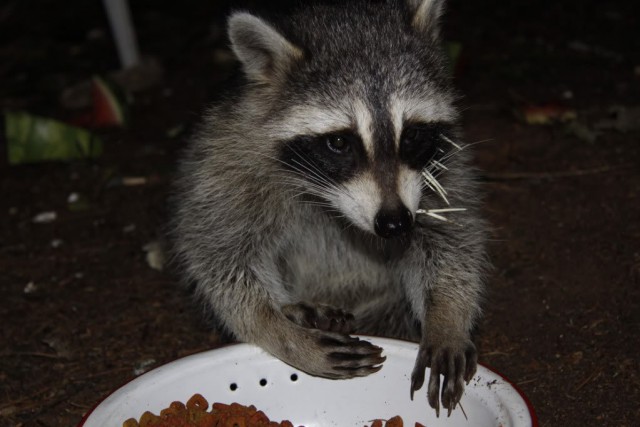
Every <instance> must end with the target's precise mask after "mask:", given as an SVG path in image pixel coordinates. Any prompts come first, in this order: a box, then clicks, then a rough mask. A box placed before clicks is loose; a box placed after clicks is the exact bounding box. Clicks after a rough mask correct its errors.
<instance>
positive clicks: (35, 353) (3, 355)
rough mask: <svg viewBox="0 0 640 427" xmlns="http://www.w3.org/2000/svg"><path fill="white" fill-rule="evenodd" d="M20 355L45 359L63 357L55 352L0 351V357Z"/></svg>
mask: <svg viewBox="0 0 640 427" xmlns="http://www.w3.org/2000/svg"><path fill="white" fill-rule="evenodd" d="M22 356H28V357H42V358H45V359H54V360H59V359H63V357H60V356H58V355H57V354H52V353H41V352H37V351H20V352H12V353H2V354H0V357H22Z"/></svg>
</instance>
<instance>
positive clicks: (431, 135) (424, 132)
mask: <svg viewBox="0 0 640 427" xmlns="http://www.w3.org/2000/svg"><path fill="white" fill-rule="evenodd" d="M439 132H440V130H439V128H438V126H436V125H433V126H431V125H412V126H409V127H407V128H405V130H404V132H402V137H401V139H400V143H401V144H402V145H403V146H404V147H406V148H407V149H411V148H412V147H413V148H415V146H416V145H426V144H429V145H433V144H435V143H436V141H437V139H438V133H439ZM423 148H424V147H423Z"/></svg>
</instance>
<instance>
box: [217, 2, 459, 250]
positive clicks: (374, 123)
mask: <svg viewBox="0 0 640 427" xmlns="http://www.w3.org/2000/svg"><path fill="white" fill-rule="evenodd" d="M406 3H407V4H406V5H405V6H406V7H405V8H400V9H398V7H397V5H396V6H390V5H389V4H386V7H387V9H388V10H377V11H376V10H374V9H371V10H368V11H365V12H364V15H363V16H365V17H366V18H365V22H361V19H362V16H355V17H354V16H353V14H354V13H356V12H355V9H349V8H348V7H345V8H343V9H338V10H335V9H329V10H326V9H311V10H309V11H307V13H308V14H311V17H310V18H308V17H307V18H308V19H309V20H307V21H305V20H304V19H303V20H302V21H303V23H302V24H301V25H299V27H298V28H297V32H298V37H299V42H298V43H302V45H303V46H304V48H299V47H297V46H296V45H294V44H293V43H292V42H290V41H289V40H288V39H287V38H285V37H284V36H283V35H281V34H280V33H279V32H278V31H276V30H275V29H273V28H272V27H271V26H269V25H268V24H266V23H265V22H264V21H262V20H260V19H259V18H256V17H254V16H252V15H248V14H237V15H234V16H233V17H232V18H231V22H230V37H231V40H232V44H233V47H234V50H235V51H236V54H237V55H238V57H239V58H240V59H241V60H242V62H243V64H244V67H245V72H246V73H247V76H248V77H249V78H250V79H253V80H254V81H256V82H258V83H261V84H263V85H267V86H269V85H270V86H272V87H274V88H277V92H276V93H277V98H278V102H277V103H276V104H275V106H274V117H275V118H274V119H273V120H272V122H270V123H269V125H268V126H267V127H268V132H269V136H270V138H272V139H275V140H277V141H278V149H277V152H278V153H277V156H278V157H279V160H280V162H281V163H282V164H283V165H285V168H286V169H287V170H288V171H289V173H291V174H292V177H293V178H295V180H296V182H299V183H302V186H303V187H304V189H305V192H306V193H307V194H310V195H312V196H314V197H315V198H319V199H320V200H321V202H320V204H321V205H323V206H325V207H328V208H329V209H330V210H333V211H337V212H338V213H339V214H340V216H343V217H345V218H346V219H348V220H349V221H350V222H351V223H353V224H355V225H356V226H358V227H359V228H360V229H362V230H365V231H367V232H370V233H374V234H376V235H378V236H380V237H383V238H390V237H396V236H402V235H406V234H407V233H409V232H410V230H411V229H412V226H413V224H414V222H415V216H416V212H417V210H418V208H419V203H420V201H421V199H422V196H423V194H424V192H425V191H433V192H436V193H438V194H440V196H441V197H442V198H443V199H444V200H445V201H446V196H445V192H444V189H442V187H441V186H440V184H439V182H438V180H437V179H436V178H435V176H434V175H436V172H437V171H442V168H445V166H444V165H443V163H445V158H446V157H447V156H448V153H449V152H450V150H451V149H452V140H453V139H454V136H453V132H454V123H455V119H456V113H455V110H454V108H453V107H452V97H451V95H450V93H449V91H448V88H447V85H446V83H445V80H446V79H443V78H442V70H441V67H442V66H441V63H440V62H439V59H438V58H437V57H436V56H434V54H433V51H434V48H433V42H434V40H433V39H429V40H426V41H425V40H421V37H422V38H423V39H424V38H425V37H432V38H434V39H435V38H436V35H435V34H434V32H436V29H434V28H432V27H433V21H434V20H435V19H436V18H435V17H434V16H435V15H436V14H439V11H440V7H441V6H440V2H439V1H437V0H422V1H418V0H415V1H414V0H406ZM358 4H359V5H360V6H361V7H362V6H363V5H365V3H358ZM367 4H368V3H367ZM407 11H412V12H413V15H409V16H410V17H411V16H413V18H412V19H410V20H407ZM314 12H315V13H316V15H313V13H314ZM360 13H363V12H362V11H361V12H360ZM336 14H337V16H336ZM419 14H430V15H429V16H428V17H425V16H418V15H419ZM299 19H300V18H299ZM429 21H430V22H431V24H432V25H431V26H429V27H428V29H425V28H421V27H420V25H427V24H425V22H429ZM336 22H337V23H336ZM341 23H343V24H344V25H343V24H341ZM363 25H364V26H363ZM368 26H374V27H375V28H378V29H379V30H380V31H379V32H378V33H375V32H371V31H370V30H368V29H367V28H368ZM305 30H307V31H305ZM360 45H363V46H362V49H361V51H360V52H359V51H358V46H360ZM303 49H304V50H303ZM425 49H431V51H430V52H425V51H424V50H425ZM265 52H267V53H265ZM345 55H350V56H345ZM347 58H349V59H347ZM272 93H273V92H272ZM453 144H455V143H453Z"/></svg>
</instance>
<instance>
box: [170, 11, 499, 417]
mask: <svg viewBox="0 0 640 427" xmlns="http://www.w3.org/2000/svg"><path fill="white" fill-rule="evenodd" d="M443 3H444V1H443V0H383V1H363V0H353V1H349V2H333V3H326V2H325V3H318V4H314V5H307V6H305V7H303V8H301V9H297V10H294V11H293V12H291V14H289V15H287V16H286V17H283V18H273V17H272V18H269V19H267V18H264V17H261V16H259V15H256V14H252V13H250V12H246V11H238V12H234V13H232V14H231V16H230V17H229V20H228V36H229V40H230V43H231V48H232V50H233V52H234V53H235V55H236V56H237V58H238V60H239V63H240V65H241V68H242V74H243V76H244V82H243V84H242V85H241V86H240V87H239V89H238V90H237V91H236V92H234V93H232V94H229V95H227V97H226V98H225V99H224V100H222V101H220V102H219V103H217V104H216V105H214V106H213V107H212V108H211V109H210V110H208V112H207V113H206V114H205V117H204V120H203V123H202V125H201V128H200V129H199V131H198V132H196V134H195V135H194V137H193V139H192V141H191V144H190V145H189V148H188V149H187V150H186V152H185V154H184V156H183V158H182V159H181V161H180V163H179V165H180V167H179V173H178V178H177V181H176V187H175V199H176V209H175V215H174V218H173V219H174V221H173V225H172V234H173V240H174V241H175V255H176V259H177V260H178V262H179V264H180V265H181V266H182V270H181V271H182V273H183V276H184V278H185V280H186V281H189V282H192V283H195V287H194V288H195V294H196V296H197V298H198V299H199V300H200V301H201V302H202V304H203V305H204V306H205V307H206V310H207V311H208V312H209V313H211V314H212V316H213V317H214V318H215V319H216V320H217V321H218V322H219V324H220V325H221V327H222V328H223V329H224V330H225V331H227V332H228V333H230V334H231V335H232V336H233V337H235V338H236V339H238V340H241V341H245V342H250V343H254V344H256V345H258V346H260V347H261V348H263V349H264V350H266V351H267V352H269V353H271V354H272V355H274V356H276V357H278V358H279V359H281V360H282V361H284V362H286V363H288V364H290V365H292V366H293V367H295V368H297V369H300V370H302V371H304V372H307V373H309V374H311V375H317V376H321V377H327V378H335V379H341V378H352V377H358V376H365V375H369V374H372V373H374V372H376V371H378V370H379V369H380V368H381V367H382V364H383V362H384V360H385V357H384V355H383V354H382V352H383V349H381V348H379V347H377V346H375V345H372V344H371V343H369V342H367V341H366V340H365V339H359V338H357V337H352V336H351V335H350V334H352V333H357V334H370V335H378V336H387V337H395V338H400V339H408V340H414V341H416V342H419V352H418V355H417V359H416V362H415V367H414V369H413V372H412V376H411V378H412V379H411V387H410V394H411V398H412V399H413V394H414V392H415V391H416V390H419V389H420V388H421V387H422V385H423V383H424V380H425V371H426V368H427V367H430V368H431V370H430V375H429V380H428V387H427V396H428V397H427V399H428V402H429V404H430V405H431V406H432V407H433V408H435V409H436V411H439V408H440V401H441V402H442V405H443V407H444V408H446V409H448V410H449V412H450V411H451V410H452V409H454V408H455V406H456V404H457V403H458V401H459V400H460V398H461V395H462V393H463V390H464V382H465V381H466V382H468V381H469V380H470V379H471V378H472V376H473V374H474V372H475V370H476V363H477V352H476V348H475V346H474V344H473V342H472V340H471V332H472V329H473V328H474V324H475V323H476V321H477V319H478V317H479V315H480V312H481V308H480V305H481V304H480V303H481V299H482V292H483V282H484V280H483V277H484V271H485V269H486V266H487V259H486V256H485V235H486V225H485V222H484V221H483V220H482V218H481V217H480V215H479V212H478V211H479V206H480V201H481V197H480V195H479V192H478V188H477V185H476V183H475V180H474V170H473V168H472V167H471V166H470V158H469V149H468V147H464V146H463V145H462V143H461V142H460V129H459V124H458V122H459V113H458V111H457V109H456V106H455V104H456V100H457V96H456V94H455V92H454V91H453V90H452V87H451V78H450V73H449V70H448V67H447V63H446V61H445V59H444V57H443V51H442V47H441V36H440V25H439V21H440V17H441V14H442V12H443ZM440 375H443V376H444V380H443V382H442V386H441V384H440Z"/></svg>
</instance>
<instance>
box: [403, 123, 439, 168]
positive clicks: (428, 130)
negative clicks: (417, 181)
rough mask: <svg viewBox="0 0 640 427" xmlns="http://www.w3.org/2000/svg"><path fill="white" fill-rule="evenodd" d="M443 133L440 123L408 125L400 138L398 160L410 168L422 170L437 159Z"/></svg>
mask: <svg viewBox="0 0 640 427" xmlns="http://www.w3.org/2000/svg"><path fill="white" fill-rule="evenodd" d="M443 132H445V126H444V125H442V124H441V123H412V124H408V125H407V126H406V127H405V128H404V130H403V131H402V135H401V136H400V153H399V154H400V158H401V159H403V160H404V161H405V162H407V163H408V164H409V165H410V166H411V167H414V168H416V169H420V168H423V167H424V166H425V165H426V164H427V163H428V162H429V161H430V160H432V159H433V158H434V157H437V153H438V147H439V146H441V145H442V144H441V143H440V142H441V136H440V135H441V134H442V133H443Z"/></svg>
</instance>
